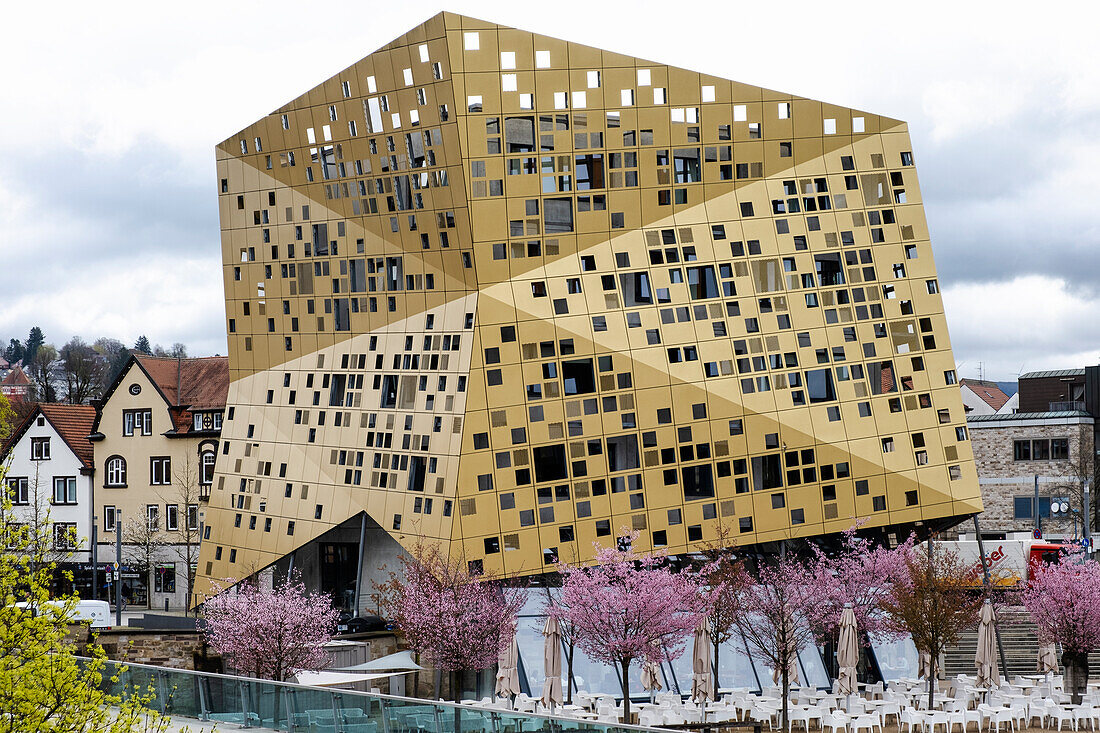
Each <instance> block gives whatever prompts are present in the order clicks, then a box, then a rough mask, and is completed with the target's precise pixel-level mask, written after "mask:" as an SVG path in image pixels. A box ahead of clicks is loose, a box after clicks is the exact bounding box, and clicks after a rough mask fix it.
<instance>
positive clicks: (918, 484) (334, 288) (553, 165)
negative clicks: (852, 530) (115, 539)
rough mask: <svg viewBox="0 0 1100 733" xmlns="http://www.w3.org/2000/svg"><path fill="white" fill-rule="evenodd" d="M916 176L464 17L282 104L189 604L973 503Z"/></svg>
mask: <svg viewBox="0 0 1100 733" xmlns="http://www.w3.org/2000/svg"><path fill="white" fill-rule="evenodd" d="M913 161H914V156H913V153H912V146H911V143H910V140H909V135H908V131H907V127H906V124H905V123H904V122H901V121H899V120H895V119H891V118H888V117H884V116H881V115H877V114H873V113H870V112H861V111H856V110H851V109H847V108H844V107H840V106H835V105H830V104H827V103H822V102H818V101H813V100H809V99H804V98H801V97H797V96H794V95H791V94H788V93H783V92H776V91H771V90H767V89H761V88H759V87H754V86H750V85H747V84H742V83H739V82H733V81H729V80H727V79H722V78H720V77H716V76H711V75H708V74H701V73H698V72H694V71H688V70H685V69H678V68H674V67H670V66H667V65H664V64H660V63H655V62H650V61H645V60H641V59H637V58H632V57H629V56H624V55H621V54H616V53H613V52H610V51H604V50H600V49H597V48H591V47H587V46H581V45H579V44H575V43H570V42H568V41H563V40H558V39H554V38H548V37H546V36H541V35H538V34H535V33H529V32H526V31H521V30H516V29H513V28H507V27H504V26H499V25H495V24H493V23H488V22H485V21H481V20H475V19H473V18H468V17H463V16H459V15H455V14H451V13H441V14H439V15H436V16H435V17H433V18H431V19H429V20H428V21H427V22H425V23H424V24H423V25H420V26H418V27H416V28H414V29H412V30H411V31H409V32H408V33H407V34H405V35H403V36H401V37H400V38H398V39H396V40H395V41H393V42H392V43H390V44H388V45H387V46H385V47H383V48H382V49H380V50H378V51H377V52H375V53H373V54H371V55H369V56H367V57H366V58H364V59H363V60H361V61H359V62H357V63H356V64H354V65H353V66H351V67H349V68H348V69H345V70H344V71H341V72H340V73H338V74H336V75H335V76H333V77H331V78H330V79H328V80H326V81H324V82H322V83H321V84H320V85H318V86H317V87H316V88H314V89H312V90H310V91H308V92H306V93H305V94H303V95H302V96H300V97H298V98H296V99H294V100H292V101H290V102H289V103H287V104H285V105H283V106H282V107H279V108H278V109H276V110H275V111H274V112H272V113H271V114H269V115H267V116H265V117H263V118H262V119H260V120H259V121H257V122H256V123H254V124H252V125H250V126H248V127H247V128H245V129H244V130H242V131H240V132H239V133H238V134H235V135H233V136H231V137H230V138H229V139H227V140H225V141H224V142H222V143H221V144H219V145H218V146H217V170H218V187H219V189H218V190H219V203H220V216H221V227H222V245H223V265H224V267H223V272H224V276H225V291H226V311H227V330H228V338H229V359H230V379H231V384H230V388H229V401H228V405H229V407H228V410H227V414H226V420H225V424H224V427H223V431H222V437H223V439H224V443H223V445H222V447H221V453H220V456H219V459H218V464H217V476H216V479H215V483H214V487H213V490H212V492H211V498H210V506H209V510H208V512H207V524H206V531H207V532H208V536H207V537H206V539H205V540H204V542H203V546H202V555H201V558H200V563H199V573H200V576H201V579H200V588H199V590H200V591H202V590H204V589H205V590H210V589H212V588H213V587H214V584H213V583H214V581H215V580H216V579H222V578H231V579H240V578H242V577H245V576H248V575H250V574H253V573H255V572H256V571H258V570H260V569H262V568H265V567H268V566H271V565H273V564H275V563H277V562H281V563H282V564H283V566H284V567H285V566H286V565H289V564H290V563H291V562H292V560H291V558H292V557H296V558H297V559H296V560H295V561H293V562H295V567H298V568H302V569H303V571H304V572H307V573H312V572H316V573H317V578H318V582H319V583H320V584H321V585H323V586H324V585H327V586H329V587H330V588H331V589H333V590H335V591H337V592H343V589H344V588H345V586H346V585H347V584H348V583H349V582H350V583H351V584H353V585H355V586H356V587H357V589H358V586H359V585H361V583H360V581H359V576H357V575H355V569H356V568H355V565H356V558H355V555H354V554H350V555H349V554H348V553H349V548H350V549H351V551H354V548H355V547H356V546H357V543H359V538H360V537H364V538H367V541H366V542H364V543H362V546H363V548H364V549H365V550H367V549H369V550H370V553H376V554H370V553H368V555H369V556H367V557H365V558H364V561H363V566H364V568H365V572H369V571H371V570H372V569H374V568H376V567H377V565H378V564H379V558H380V557H391V556H392V554H393V553H394V552H395V551H397V550H399V549H400V548H401V547H405V548H408V547H410V546H412V545H413V544H415V543H416V542H418V541H420V540H421V539H424V538H426V539H429V540H438V541H441V542H443V543H448V545H449V548H450V552H452V553H453V554H455V555H457V556H461V557H463V558H464V559H465V560H466V561H467V562H468V563H469V567H470V570H471V572H475V573H477V572H484V573H490V574H499V573H507V574H510V575H534V574H540V573H543V572H545V571H546V570H548V569H552V564H553V562H554V561H555V559H556V558H563V559H567V560H585V559H588V558H590V557H592V555H593V550H592V546H593V542H594V541H598V542H605V543H606V542H611V541H614V539H615V537H616V536H618V535H619V534H620V532H621V530H623V529H625V530H627V531H637V532H638V533H639V536H638V540H637V543H638V545H639V546H640V547H642V548H643V549H648V548H660V549H663V550H667V551H668V552H670V553H683V552H688V551H692V550H696V549H699V548H702V547H704V546H705V545H707V544H709V543H713V542H715V541H716V540H718V538H719V537H728V538H733V539H736V542H737V543H738V545H739V546H742V547H744V546H750V545H758V544H762V543H770V542H775V541H778V540H785V539H791V538H799V537H808V536H814V535H821V534H829V533H836V532H839V531H841V530H843V529H846V528H848V527H850V526H851V525H852V523H853V521H854V520H855V518H857V517H859V518H865V519H866V524H865V527H866V528H868V529H872V530H876V531H878V530H881V531H893V530H904V531H908V530H909V529H911V528H913V527H917V526H920V527H922V528H925V529H926V528H928V527H940V526H947V525H950V524H953V523H955V522H956V521H958V519H959V518H960V517H965V516H969V515H971V514H973V513H974V512H978V511H980V510H981V506H982V505H981V499H980V496H979V491H978V483H977V476H976V473H975V469H974V462H973V458H972V454H971V449H970V443H969V440H968V434H967V428H966V422H965V417H964V412H963V406H962V402H961V399H960V395H959V388H958V385H957V380H956V376H955V372H954V368H955V366H954V359H953V356H952V353H951V345H950V341H949V338H948V333H947V325H946V322H945V318H944V313H943V303H942V300H941V297H940V292H939V284H938V280H937V278H936V270H935V266H934V263H933V258H932V249H931V244H930V242H929V239H928V231H927V227H926V224H925V219H924V212H923V208H922V205H921V192H920V186H919V184H918V181H917V176H916V169H915V168H914V166H913ZM368 533H369V535H368ZM307 556H308V557H309V558H311V559H310V563H311V564H313V565H314V567H313V568H312V569H311V568H310V567H304V563H303V558H305V557H307ZM341 558H343V559H341ZM349 565H350V571H349V570H348V567H349ZM326 568H328V569H327V570H326ZM349 573H350V575H349ZM352 602H354V601H352Z"/></svg>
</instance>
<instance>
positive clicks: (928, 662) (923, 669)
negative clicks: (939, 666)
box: [917, 652, 932, 680]
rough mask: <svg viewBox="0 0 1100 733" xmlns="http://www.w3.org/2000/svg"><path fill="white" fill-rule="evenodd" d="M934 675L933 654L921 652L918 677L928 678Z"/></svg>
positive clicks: (918, 662)
mask: <svg viewBox="0 0 1100 733" xmlns="http://www.w3.org/2000/svg"><path fill="white" fill-rule="evenodd" d="M931 676H932V655H931V654H929V653H928V652H921V653H920V657H919V658H918V661H917V677H920V678H921V679H922V680H926V679H928V678H929V677H931Z"/></svg>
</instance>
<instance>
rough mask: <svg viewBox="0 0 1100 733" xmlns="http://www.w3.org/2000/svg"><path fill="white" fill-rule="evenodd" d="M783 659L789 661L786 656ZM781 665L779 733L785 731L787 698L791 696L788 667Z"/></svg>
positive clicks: (785, 663) (788, 657)
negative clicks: (781, 684)
mask: <svg viewBox="0 0 1100 733" xmlns="http://www.w3.org/2000/svg"><path fill="white" fill-rule="evenodd" d="M784 658H785V659H790V656H789V655H788V656H786V657H784ZM782 664H783V666H782V667H781V668H780V669H781V670H782V673H781V675H780V677H781V678H782V680H783V711H782V714H781V715H780V716H779V730H780V733H782V732H783V731H785V730H787V698H788V697H790V694H791V680H790V671H791V670H790V666H788V664H787V662H782Z"/></svg>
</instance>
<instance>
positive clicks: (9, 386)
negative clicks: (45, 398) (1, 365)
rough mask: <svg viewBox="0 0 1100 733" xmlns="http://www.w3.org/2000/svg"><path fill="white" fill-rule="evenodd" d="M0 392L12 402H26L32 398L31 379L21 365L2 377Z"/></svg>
mask: <svg viewBox="0 0 1100 733" xmlns="http://www.w3.org/2000/svg"><path fill="white" fill-rule="evenodd" d="M0 394H2V395H4V396H5V397H7V398H8V400H9V401H11V402H26V401H27V400H29V399H30V398H31V380H30V378H29V377H27V375H26V373H24V372H23V370H22V369H21V368H19V367H13V368H12V369H11V370H10V371H9V372H8V373H7V374H6V375H4V378H3V379H0Z"/></svg>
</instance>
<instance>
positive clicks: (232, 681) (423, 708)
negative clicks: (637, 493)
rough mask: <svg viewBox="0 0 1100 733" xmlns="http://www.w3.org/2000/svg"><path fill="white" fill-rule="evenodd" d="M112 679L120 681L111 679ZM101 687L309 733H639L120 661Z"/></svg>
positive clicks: (161, 705) (200, 714) (214, 717)
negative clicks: (573, 732) (581, 732)
mask: <svg viewBox="0 0 1100 733" xmlns="http://www.w3.org/2000/svg"><path fill="white" fill-rule="evenodd" d="M87 662H88V660H84V663H87ZM112 677H117V679H115V680H113V681H112V679H111V678H112ZM101 686H102V688H103V689H104V690H107V691H110V692H112V693H114V694H120V695H123V696H129V695H130V694H135V693H139V694H142V695H150V696H151V701H150V704H149V706H150V707H151V708H152V709H155V710H157V711H159V712H164V713H167V714H168V715H172V716H178V717H185V718H194V719H199V720H206V721H213V722H218V723H225V724H230V725H234V726H235V725H240V726H247V727H256V728H261V727H262V728H265V729H269V730H285V731H310V733H327V732H328V731H333V732H334V733H335V731H344V733H571V732H572V731H578V732H579V731H585V732H591V733H627V732H628V731H631V730H640V729H638V728H636V727H633V728H632V727H629V726H619V725H611V724H604V723H598V722H595V721H587V720H583V719H577V718H562V717H551V716H547V715H539V714H531V713H526V712H520V711H515V710H509V709H501V708H497V707H485V706H482V705H480V704H474V705H471V704H461V705H455V704H451V703H444V702H433V701H428V700H420V699H416V698H402V697H395V696H389V695H378V694H370V693H363V692H357V691H346V690H328V689H324V688H316V687H305V686H302V685H296V684H287V683H278V682H271V681H267V680H257V679H252V678H246V677H236V676H231V675H218V674H209V673H202V672H192V671H188V670H174V669H168V668H162V667H154V666H149V665H139V664H129V665H127V664H122V663H118V662H107V663H105V665H104V668H103V680H102V683H101Z"/></svg>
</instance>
